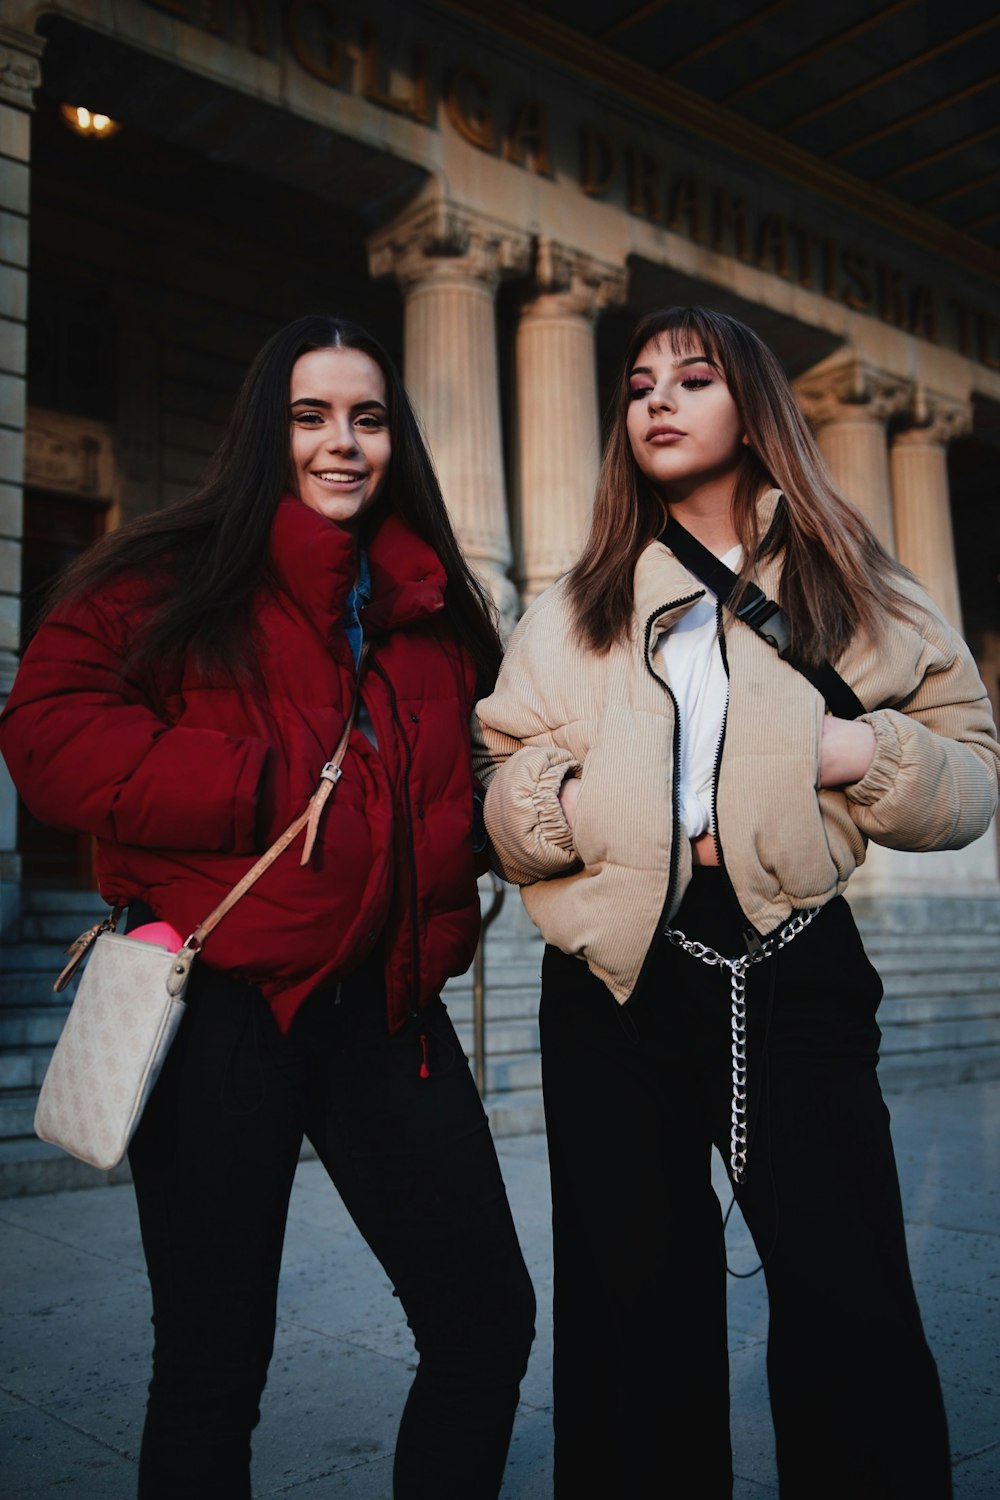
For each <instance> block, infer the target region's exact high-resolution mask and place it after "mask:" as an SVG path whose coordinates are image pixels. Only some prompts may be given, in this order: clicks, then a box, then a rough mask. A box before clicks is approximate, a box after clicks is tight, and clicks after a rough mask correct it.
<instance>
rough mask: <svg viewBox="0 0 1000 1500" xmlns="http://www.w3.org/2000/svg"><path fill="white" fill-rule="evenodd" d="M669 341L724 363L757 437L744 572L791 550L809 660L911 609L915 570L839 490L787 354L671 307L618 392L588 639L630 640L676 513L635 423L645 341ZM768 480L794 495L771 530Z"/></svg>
mask: <svg viewBox="0 0 1000 1500" xmlns="http://www.w3.org/2000/svg"><path fill="white" fill-rule="evenodd" d="M661 338H662V339H665V340H666V341H667V342H668V343H669V345H670V348H671V350H672V351H673V352H674V353H675V354H678V355H684V354H687V353H690V352H691V351H692V350H696V351H697V352H698V353H704V354H705V355H706V356H707V357H708V359H709V360H710V361H711V362H712V363H713V364H715V365H716V366H717V367H718V368H719V369H720V370H721V372H722V374H723V375H724V377H725V379H726V383H727V384H728V386H729V390H730V392H731V394H732V397H733V400H734V401H735V403H736V407H737V410H738V411H739V413H740V417H741V419H742V422H743V427H744V430H745V432H746V434H747V438H748V440H749V445H748V446H747V447H745V448H744V450H743V456H742V459H741V462H740V468H739V471H738V473H737V477H736V485H735V490H734V494H733V509H732V518H733V527H734V529H735V531H736V534H737V536H738V537H739V539H740V542H741V543H742V545H743V558H744V561H743V568H742V572H741V575H740V576H741V578H743V579H744V580H746V579H748V578H749V577H750V576H751V574H752V572H753V569H754V565H755V564H756V563H757V562H759V561H760V560H761V559H762V558H763V557H764V556H769V555H770V554H772V553H775V552H779V551H783V553H784V567H783V570H782V578H781V586H780V589H779V603H780V604H781V606H782V608H783V609H784V611H785V613H786V614H787V615H788V618H789V621H790V622H791V629H792V637H793V642H794V645H795V648H796V650H797V651H798V653H799V654H800V655H801V656H803V657H805V658H806V659H807V660H811V661H814V662H815V661H821V660H823V658H824V657H826V658H829V659H831V660H835V659H836V658H837V657H838V656H839V655H840V653H841V652H842V651H843V649H844V647H845V646H846V645H847V644H848V642H849V641H850V639H851V637H852V636H853V635H855V633H856V632H857V631H859V630H864V631H867V632H869V633H871V634H872V635H877V632H878V625H879V621H880V620H882V619H884V618H885V614H886V612H887V611H888V612H891V613H893V614H901V613H904V612H905V608H906V600H905V598H904V596H903V595H902V594H901V593H900V591H899V589H898V587H897V584H898V582H899V580H900V579H902V578H905V577H908V576H909V575H908V574H907V572H906V569H905V568H903V567H902V566H901V565H900V564H899V563H897V562H896V560H895V559H894V558H893V557H892V556H890V554H889V553H888V552H887V551H886V550H885V548H884V547H883V546H882V544H881V543H880V542H879V540H878V538H877V537H876V536H875V533H874V532H873V531H872V528H871V527H870V526H869V524H868V522H867V521H866V520H865V518H864V517H863V516H862V515H861V513H860V511H858V510H857V509H855V507H854V506H853V505H852V504H851V503H850V501H849V500H847V499H845V498H844V496H843V495H841V494H840V493H839V491H838V490H837V488H836V486H835V485H834V483H833V480H832V478H831V477H830V473H829V471H828V469H827V467H826V464H825V463H824V461H823V458H822V455H821V454H820V452H819V449H818V448H817V446H816V443H815V441H814V439H813V437H812V434H811V433H810V431H809V428H808V427H807V426H806V422H805V419H804V417H803V416H802V413H801V412H800V411H799V408H798V406H797V404H796V401H795V397H794V395H793V394H792V389H791V387H790V385H789V383H788V378H787V376H786V375H785V372H784V371H783V370H782V368H781V366H780V365H779V363H778V361H777V359H776V358H775V357H774V355H773V354H772V353H771V350H770V349H769V348H768V347H767V345H766V344H765V343H763V342H762V340H761V339H759V338H758V336H757V335H756V334H755V333H754V332H753V330H752V329H750V328H747V326H746V325H745V324H744V323H739V322H737V320H736V319H735V318H730V317H728V316H727V315H726V314H725V313H720V312H714V311H713V310H712V309H711V308H707V307H667V308H663V309H662V310H661V311H659V312H654V313H650V314H649V315H648V316H647V317H644V318H643V319H642V320H641V321H640V322H639V323H638V324H637V326H636V328H635V329H634V331H633V333H632V335H631V337H630V339H629V342H628V347H627V348H626V351H625V360H624V363H623V365H622V369H621V373H620V375H619V379H618V385H617V388H616V390H615V394H614V397H613V399H612V405H611V410H610V412H609V423H608V427H609V436H608V442H607V447H606V449H605V452H604V459H603V462H602V465H601V471H600V475H599V477H598V481H597V494H596V498H595V501H594V513H593V520H592V524H591V530H590V536H589V537H588V539H587V542H586V545H585V546H584V549H583V552H582V554H581V556H580V559H579V561H578V562H577V564H576V566H575V567H574V568H573V570H572V572H571V573H570V575H569V592H570V598H571V599H572V603H573V609H574V615H575V620H576V626H577V629H578V630H579V632H580V635H581V638H582V639H583V640H584V641H585V642H586V643H587V645H589V646H590V647H591V648H592V649H594V650H596V651H602V652H603V651H606V650H607V649H608V647H609V646H610V645H611V644H612V642H614V641H616V640H621V639H623V638H624V637H625V635H626V634H627V632H628V629H629V623H630V620H631V616H632V580H633V573H634V571H635V565H636V562H637V561H638V558H639V554H640V553H641V552H642V550H643V548H644V547H646V546H647V545H648V543H649V542H651V541H653V540H654V538H656V537H657V536H659V534H660V532H661V531H662V530H663V526H664V524H665V521H666V508H665V505H664V502H663V500H662V498H661V497H660V496H659V494H658V493H657V492H656V490H655V489H654V488H653V486H652V485H651V484H650V483H649V481H648V480H646V479H645V478H644V477H643V475H642V474H641V473H640V471H639V468H638V466H637V464H636V461H635V458H634V457H633V454H632V449H631V445H630V443H629V439H628V433H627V430H626V425H625V419H626V412H627V409H628V402H629V372H630V371H631V370H632V368H633V367H634V365H635V362H636V360H637V358H638V356H639V354H640V353H641V351H642V349H643V348H644V347H645V346H646V345H647V344H648V343H650V342H651V341H653V340H657V339H661ZM768 488H774V489H779V490H781V492H782V494H783V495H784V503H783V505H782V506H781V507H780V509H779V512H778V515H777V517H776V521H775V524H774V525H773V526H772V527H771V529H770V531H769V532H768V535H767V537H766V538H764V537H761V536H760V533H759V527H758V522H757V506H756V502H757V499H758V498H759V496H760V494H761V492H762V491H763V490H765V489H768ZM762 544H763V547H762ZM765 548H766V550H764V549H765Z"/></svg>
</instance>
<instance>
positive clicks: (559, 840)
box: [531, 761, 581, 853]
mask: <svg viewBox="0 0 1000 1500" xmlns="http://www.w3.org/2000/svg"><path fill="white" fill-rule="evenodd" d="M580 771H581V767H580V766H579V765H578V764H577V763H576V762H575V761H570V762H568V763H567V762H566V761H561V762H559V763H557V764H556V765H551V766H546V768H545V770H544V771H542V772H541V774H540V775H539V777H538V780H537V781H536V783H535V787H534V790H533V792H532V794H531V800H532V802H533V803H534V804H535V811H536V812H537V814H538V828H539V832H540V833H541V835H542V837H543V838H544V839H545V840H546V841H547V842H548V843H550V844H555V846H556V848H558V849H566V850H568V851H569V852H570V853H572V852H573V850H574V848H575V846H574V843H573V830H572V828H571V827H570V826H569V824H568V823H567V822H566V814H565V813H564V812H563V810H562V803H561V802H560V801H559V791H560V788H561V787H562V784H563V782H564V781H565V780H566V778H567V776H579V775H580Z"/></svg>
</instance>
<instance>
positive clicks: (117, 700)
mask: <svg viewBox="0 0 1000 1500" xmlns="http://www.w3.org/2000/svg"><path fill="white" fill-rule="evenodd" d="M368 559H369V566H370V569H371V580H372V598H371V602H370V604H369V605H368V607H367V609H366V611H365V614H364V628H365V635H366V638H368V639H369V640H370V641H371V648H370V651H369V654H368V658H367V661H366V666H365V673H364V681H363V687H362V700H363V702H364V704H365V706H366V708H367V709H368V712H369V714H370V716H371V722H372V727H373V729H374V732H375V737H376V740H377V744H378V749H377V751H376V750H375V749H374V748H373V746H372V745H371V743H370V742H369V740H368V739H367V738H366V736H365V735H364V734H363V733H362V732H361V731H360V730H358V729H357V728H355V730H354V731H353V733H352V736H351V741H350V746H349V749H348V752H347V755H346V757H345V759H344V763H343V776H342V779H341V780H340V781H339V782H338V784H337V786H336V788H335V789H334V791H333V794H332V796H331V798H330V800H329V801H328V803H327V806H326V811H325V813H324V815H323V822H322V824H321V827H320V834H319V837H318V839H317V842H316V847H315V850H314V852H313V856H312V859H311V861H310V863H309V865H308V866H306V867H305V868H301V867H300V865H299V858H300V856H301V848H302V835H300V836H299V838H298V839H297V840H296V842H295V844H293V845H292V847H291V849H289V850H288V851H286V853H284V854H283V855H281V857H280V858H279V859H278V860H277V861H276V862H275V864H273V865H272V866H271V868H270V869H269V870H268V872H267V873H266V874H265V875H264V876H262V878H261V879H260V880H259V881H258V883H257V884H256V885H255V886H254V887H253V888H252V889H251V891H250V892H249V893H248V894H247V895H246V896H244V898H243V899H242V901H240V902H239V903H238V905H237V906H236V907H235V908H234V910H233V911H232V912H230V913H229V915H227V916H226V917H225V918H224V919H223V920H222V922H221V923H220V924H219V926H218V928H217V929H216V930H215V931H214V932H213V933H212V934H211V936H210V937H209V938H208V940H207V941H206V944H205V962H207V963H209V964H211V965H212V966H213V967H214V968H218V969H221V970H224V971H225V972H227V973H230V974H233V975H237V976H240V977H243V978H246V979H249V980H251V981H253V982H254V983H257V984H259V985H260V986H261V988H262V989H263V991H264V993H265V995H266V996H267V998H268V1000H269V1001H270V1004H271V1006H272V1008H273V1010H274V1013H275V1015H276V1017H277V1019H278V1022H279V1024H280V1025H281V1026H282V1027H283V1028H284V1029H287V1028H288V1026H289V1025H290V1024H291V1020H292V1017H293V1016H294V1014H295V1011H296V1010H297V1008H298V1006H299V1005H300V1004H301V1003H302V1001H303V1000H304V999H305V997H306V996H307V995H308V994H309V993H310V992H311V991H312V990H314V989H316V988H317V987H318V986H319V985H321V984H323V983H324V982H326V983H330V982H333V981H335V980H336V979H337V978H338V977H339V976H340V975H342V974H344V973H347V972H348V971H349V970H350V969H352V968H354V967H356V966H357V965H358V964H359V963H360V962H361V960H362V959H363V958H365V956H366V955H367V954H368V953H369V952H371V950H372V947H373V945H374V944H375V943H376V941H377V940H378V939H379V937H380V936H384V941H385V950H386V981H387V991H388V1012H389V1025H390V1027H391V1028H392V1029H393V1030H395V1029H397V1028H398V1027H399V1026H401V1025H402V1024H403V1022H404V1021H405V1020H406V1018H407V1016H408V1015H410V1014H412V1012H413V1011H414V1010H416V1009H418V1008H419V1007H420V1006H422V1005H424V1004H426V1003H427V1001H428V1000H429V999H431V998H432V997H433V996H434V995H435V994H437V992H438V990H439V989H440V988H441V985H442V984H443V983H444V981H445V979H447V978H448V977H449V976H450V975H454V974H460V973H462V972H463V971H464V970H465V969H466V968H468V966H469V964H470V963H471V961H472V957H473V953H474V951H475V945H476V940H477V937H478V932H479V899H478V895H477V891H476V883H475V872H474V867H473V853H472V807H473V800H472V799H473V785H472V772H471V764H470V751H469V728H468V725H469V715H470V712H471V709H472V704H473V700H474V696H475V682H474V672H473V669H472V666H471V663H470V661H469V660H468V658H467V655H466V653H465V652H463V651H462V650H461V649H460V648H459V646H458V644H457V643H456V640H455V637H454V635H453V633H452V632H451V629H450V627H449V625H448V623H447V619H446V617H445V615H444V612H443V611H444V590H445V583H446V579H445V574H444V570H443V568H442V566H441V564H440V562H439V561H438V559H437V557H436V556H435V554H434V553H433V551H432V550H431V549H430V548H429V547H428V546H427V545H426V543H424V542H422V541H421V540H419V538H417V537H416V536H415V535H414V534H413V533H412V532H411V531H410V530H409V528H408V527H407V526H406V525H405V524H404V522H403V521H402V520H401V519H400V518H399V517H398V516H396V515H394V514H389V515H387V516H386V517H385V518H384V520H383V521H382V523H381V524H380V526H379V527H378V530H377V531H376V533H375V534H374V536H373V537H372V538H371V540H370V543H369V546H368ZM271 560H272V565H273V570H274V576H275V579H276V583H277V587H276V588H275V589H272V590H268V591H265V592H262V594H261V597H260V601H259V605H258V608H257V621H258V626H259V632H260V640H261V652H260V656H261V670H262V674H263V687H262V689H261V690H258V691H251V690H249V689H239V688H237V687H235V686H234V685H233V684H232V682H230V681H226V680H218V679H210V678H206V677H205V676H204V675H201V674H199V673H198V672H197V671H195V670H194V668H193V667H191V666H190V665H188V666H187V667H186V668H185V669H184V670H183V671H180V670H179V671H178V673H177V674H176V678H169V679H168V678H164V677H162V676H161V677H159V678H157V676H156V674H155V673H151V672H148V671H143V672H142V673H140V674H138V675H135V674H133V675H131V676H129V677H127V678H125V679H124V680H123V678H122V677H121V662H122V654H123V647H124V645H125V644H126V643H127V642H128V641H129V640H130V639H132V638H133V636H134V632H135V630H136V627H137V625H138V623H139V622H140V620H141V619H142V617H143V615H144V613H145V612H146V611H147V610H148V607H149V606H148V604H147V602H146V591H145V589H144V587H143V584H142V582H141V580H138V579H136V578H135V577H129V578H128V579H125V580H123V581H122V582H121V583H119V584H116V585H114V586H113V587H112V588H111V589H109V590H107V591H105V592H103V593H102V594H101V595H100V596H97V597H92V598H90V599H87V600H85V601H83V602H78V603H73V604H71V605H67V606H63V607H61V608H60V609H59V610H58V611H56V612H55V613H54V614H53V615H52V616H51V617H50V618H49V619H48V620H47V621H46V623H45V624H44V625H43V626H42V627H41V629H40V630H39V632H38V634H37V635H36V636H35V639H34V640H33V641H32V643H31V645H30V647H29V649H28V650H27V652H26V653H25V657H24V661H23V664H22V666H21V670H20V672H19V673H18V677H17V681H16V683H15V685H14V689H13V692H12V693H11V696H10V700H9V703H8V706H7V710H6V712H5V714H4V715H3V718H2V719H0V748H2V750H3V753H4V756H5V758H6V760H7V764H8V766H9V767H10V771H11V774H12V776H13V778H14V781H15V782H16V784H17V786H18V787H19V788H20V790H21V792H22V795H23V796H24V799H25V801H26V802H27V803H28V806H29V807H30V808H31V810H32V812H33V813H34V814H35V816H36V817H38V818H40V819H42V820H43V821H45V822H48V823H54V824H57V825H60V826H63V827H68V828H73V829H77V830H80V831H82V832H86V833H93V834H96V836H97V839H98V877H99V882H100V887H101V893H102V895H103V896H104V899H105V900H106V901H108V902H109V903H112V904H126V903H128V902H129V901H130V900H135V899H141V900H142V901H144V902H145V903H146V904H147V905H148V906H150V907H151V908H152V910H153V911H154V912H155V913H156V915H157V916H158V917H160V918H161V919H163V920H166V921H169V922H172V923H173V925H174V926H175V927H176V928H177V929H178V930H179V931H180V932H182V933H188V932H191V931H192V930H193V928H195V927H196V926H197V925H198V923H199V922H200V921H201V919H202V918H204V917H205V916H207V915H208V913H209V912H210V911H211V910H212V908H213V907H214V906H215V905H216V904H217V902H218V901H219V900H220V899H221V898H222V897H223V896H224V895H225V894H226V892H227V891H228V890H229V889H230V887H231V886H233V885H234V884H235V883H236V881H237V880H239V879H240V877H241V876H242V875H243V874H244V873H245V872H246V870H247V869H249V867H250V865H251V864H252V863H253V860H254V858H255V856H256V855H257V854H259V853H260V852H261V851H262V850H263V849H265V848H266V847H267V846H268V845H269V844H270V843H271V842H272V841H273V840H274V839H275V838H276V837H277V836H278V834H280V833H281V832H282V830H283V829H284V828H286V827H287V825H288V824H289V823H290V822H291V821H292V819H293V818H294V817H295V816H297V814H298V813H300V812H301V811H302V809H303V807H304V806H305V804H306V802H307V800H308V798H309V796H310V794H311V792H312V790H313V788H314V787H315V785H316V782H317V778H318V775H319V772H320V769H321V767H322V766H323V764H324V763H325V761H326V760H327V759H328V758H329V756H330V754H331V753H332V751H333V749H334V747H335V746H336V744H337V741H338V739H339V738H340V734H341V732H342V730H343V726H344V723H345V720H346V718H347V715H348V714H349V712H350V706H351V697H352V693H353V688H354V677H355V673H354V660H353V657H352V655H351V649H350V645H349V643H348V641H347V638H346V636H345V634H344V630H343V626H342V617H343V612H344V607H345V602H346V599H347V596H348V594H349V592H350V589H351V586H352V583H353V576H354V557H353V550H352V540H351V537H350V536H349V534H348V533H347V532H345V531H344V530H343V529H342V528H341V527H339V526H337V525H335V524H334V523H332V522H330V521H327V520H325V519H324V518H323V517H322V516H319V515H317V514H316V513H315V512H314V511H312V510H310V509H309V508H308V507H307V506H305V505H303V504H302V503H301V502H300V501H299V500H296V499H293V498H291V497H289V498H286V499H284V500H283V501H282V502H281V504H280V505H279V507H278V510H277V513H276V516H275V522H274V527H273V531H272V536H271Z"/></svg>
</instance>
